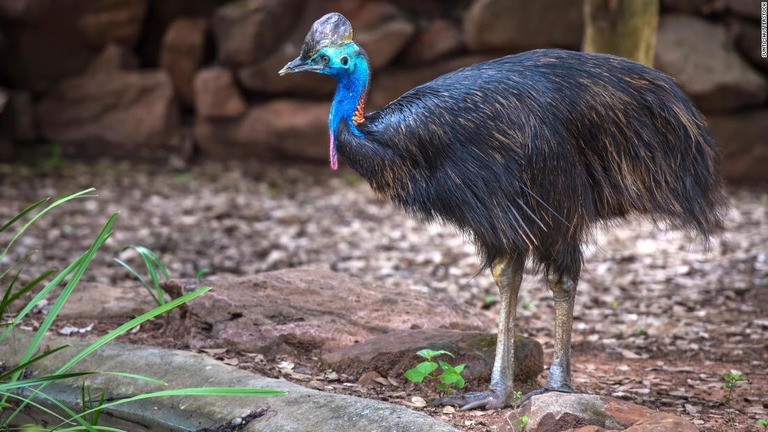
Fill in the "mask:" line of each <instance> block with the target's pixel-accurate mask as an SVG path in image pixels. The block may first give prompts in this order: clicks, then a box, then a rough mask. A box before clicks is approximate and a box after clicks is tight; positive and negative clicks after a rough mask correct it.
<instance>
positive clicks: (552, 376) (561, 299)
mask: <svg viewBox="0 0 768 432" xmlns="http://www.w3.org/2000/svg"><path fill="white" fill-rule="evenodd" d="M577 283H578V280H577V279H576V278H573V277H568V276H564V275H561V274H558V273H555V272H553V271H552V269H551V268H550V269H548V270H547V285H549V289H550V290H551V291H552V297H553V298H554V300H555V352H554V353H553V355H552V365H551V366H550V367H549V377H548V378H547V384H546V385H545V386H544V388H542V389H539V390H535V391H532V392H530V393H528V394H526V395H525V396H523V397H522V399H520V402H519V404H520V405H522V404H523V403H525V402H526V401H528V399H530V398H531V397H532V396H535V395H538V394H543V393H547V392H551V391H556V392H562V393H573V386H572V385H571V331H572V330H573V305H574V303H575V299H576V285H577Z"/></svg>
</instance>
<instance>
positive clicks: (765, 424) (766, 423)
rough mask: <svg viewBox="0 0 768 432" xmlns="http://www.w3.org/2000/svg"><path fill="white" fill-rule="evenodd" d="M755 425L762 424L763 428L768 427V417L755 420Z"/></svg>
mask: <svg viewBox="0 0 768 432" xmlns="http://www.w3.org/2000/svg"><path fill="white" fill-rule="evenodd" d="M755 425H757V426H762V427H763V429H768V419H759V420H758V421H756V422H755Z"/></svg>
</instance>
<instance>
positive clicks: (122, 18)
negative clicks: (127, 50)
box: [76, 0, 148, 49]
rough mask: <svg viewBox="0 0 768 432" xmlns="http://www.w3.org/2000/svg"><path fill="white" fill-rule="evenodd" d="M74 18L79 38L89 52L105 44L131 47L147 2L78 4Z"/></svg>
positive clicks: (94, 0)
mask: <svg viewBox="0 0 768 432" xmlns="http://www.w3.org/2000/svg"><path fill="white" fill-rule="evenodd" d="M80 2H81V3H83V5H84V9H83V13H82V14H80V15H79V16H78V17H77V21H76V25H77V29H78V30H79V33H80V36H82V38H83V40H84V41H85V42H86V43H87V44H88V45H89V46H91V47H92V48H96V49H100V48H102V47H104V46H105V45H107V44H109V43H118V44H122V45H126V46H134V45H135V44H136V42H137V41H138V40H139V36H140V35H141V29H142V25H143V23H144V15H145V13H146V11H147V2H148V0H80Z"/></svg>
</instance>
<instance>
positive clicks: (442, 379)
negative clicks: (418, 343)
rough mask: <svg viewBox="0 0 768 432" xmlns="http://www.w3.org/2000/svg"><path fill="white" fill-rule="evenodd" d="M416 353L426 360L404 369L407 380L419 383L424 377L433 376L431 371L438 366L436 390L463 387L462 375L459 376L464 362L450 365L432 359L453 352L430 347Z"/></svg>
mask: <svg viewBox="0 0 768 432" xmlns="http://www.w3.org/2000/svg"><path fill="white" fill-rule="evenodd" d="M416 355H418V356H420V357H423V358H425V359H426V361H423V362H421V363H419V364H417V365H416V367H414V368H412V369H408V370H407V371H405V378H406V379H407V380H408V381H410V382H412V383H420V382H422V381H424V379H426V378H434V377H432V372H434V371H435V370H437V368H438V367H439V368H440V370H441V373H440V375H439V376H438V377H437V379H438V380H439V382H438V383H437V386H436V388H437V390H438V391H440V392H449V391H453V390H454V388H456V389H460V388H463V387H464V385H465V382H464V377H462V376H461V373H462V372H463V371H464V367H465V366H466V365H465V364H460V365H458V366H451V365H450V364H448V363H446V362H444V361H442V360H438V361H437V362H435V361H433V360H432V359H433V358H435V357H437V356H441V355H449V356H451V357H453V354H451V353H449V352H448V351H443V350H440V351H434V350H431V349H423V350H421V351H419V352H417V353H416Z"/></svg>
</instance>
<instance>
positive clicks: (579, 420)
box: [501, 393, 696, 432]
mask: <svg viewBox="0 0 768 432" xmlns="http://www.w3.org/2000/svg"><path fill="white" fill-rule="evenodd" d="M522 416H527V417H528V422H527V424H526V426H525V431H526V432H555V431H578V432H602V431H606V430H611V431H614V430H622V431H625V432H628V431H632V432H656V431H677V432H695V431H696V427H695V426H694V425H693V424H692V423H690V422H688V421H687V420H684V419H682V418H679V417H675V416H674V415H672V414H667V413H655V412H653V411H652V410H650V409H648V408H645V407H643V406H640V405H636V404H633V403H631V402H627V401H623V400H620V399H615V398H612V397H608V396H600V395H589V394H565V393H545V394H543V395H539V396H534V397H532V398H531V399H530V401H529V402H527V403H526V404H524V405H523V406H522V407H521V408H519V409H517V410H514V411H512V412H511V413H510V414H508V415H507V416H506V419H505V420H506V425H502V428H501V430H504V431H510V432H511V431H517V430H519V428H516V426H515V425H519V424H520V418H521V417H522Z"/></svg>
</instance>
